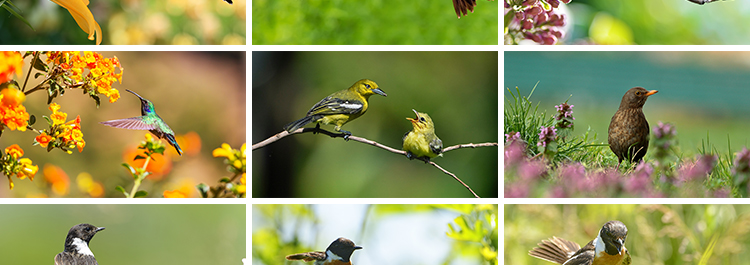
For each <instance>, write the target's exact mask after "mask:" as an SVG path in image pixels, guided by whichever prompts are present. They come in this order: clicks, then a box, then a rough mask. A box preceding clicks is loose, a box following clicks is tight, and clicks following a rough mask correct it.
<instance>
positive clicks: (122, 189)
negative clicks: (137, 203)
mask: <svg viewBox="0 0 750 265" xmlns="http://www.w3.org/2000/svg"><path fill="white" fill-rule="evenodd" d="M115 190H117V191H119V192H122V194H124V195H125V197H129V196H130V194H129V193H128V192H127V191H125V188H123V187H122V186H120V185H117V187H115Z"/></svg>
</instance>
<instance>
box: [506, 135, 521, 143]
mask: <svg viewBox="0 0 750 265" xmlns="http://www.w3.org/2000/svg"><path fill="white" fill-rule="evenodd" d="M520 139H521V132H509V133H506V134H505V143H506V144H507V143H510V142H513V141H518V140H520Z"/></svg>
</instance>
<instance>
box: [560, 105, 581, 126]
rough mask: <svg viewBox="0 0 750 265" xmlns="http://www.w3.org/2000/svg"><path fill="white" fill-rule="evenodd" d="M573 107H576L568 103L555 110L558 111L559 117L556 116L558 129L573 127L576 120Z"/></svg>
mask: <svg viewBox="0 0 750 265" xmlns="http://www.w3.org/2000/svg"><path fill="white" fill-rule="evenodd" d="M573 107H574V105H569V104H568V103H562V104H560V105H556V106H555V109H557V116H555V120H557V127H559V128H571V127H573V120H575V119H576V118H575V117H573Z"/></svg>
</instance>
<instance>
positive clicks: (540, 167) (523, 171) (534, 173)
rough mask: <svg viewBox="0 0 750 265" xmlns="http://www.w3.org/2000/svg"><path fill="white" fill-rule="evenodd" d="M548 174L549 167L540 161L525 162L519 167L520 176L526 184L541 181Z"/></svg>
mask: <svg viewBox="0 0 750 265" xmlns="http://www.w3.org/2000/svg"><path fill="white" fill-rule="evenodd" d="M546 172H547V166H546V165H545V164H544V163H542V162H540V161H536V160H535V161H525V162H524V163H522V164H521V165H520V166H519V167H518V176H519V177H521V180H523V181H525V182H526V183H531V182H534V181H536V180H537V179H539V178H540V177H541V176H542V175H543V174H544V173H546Z"/></svg>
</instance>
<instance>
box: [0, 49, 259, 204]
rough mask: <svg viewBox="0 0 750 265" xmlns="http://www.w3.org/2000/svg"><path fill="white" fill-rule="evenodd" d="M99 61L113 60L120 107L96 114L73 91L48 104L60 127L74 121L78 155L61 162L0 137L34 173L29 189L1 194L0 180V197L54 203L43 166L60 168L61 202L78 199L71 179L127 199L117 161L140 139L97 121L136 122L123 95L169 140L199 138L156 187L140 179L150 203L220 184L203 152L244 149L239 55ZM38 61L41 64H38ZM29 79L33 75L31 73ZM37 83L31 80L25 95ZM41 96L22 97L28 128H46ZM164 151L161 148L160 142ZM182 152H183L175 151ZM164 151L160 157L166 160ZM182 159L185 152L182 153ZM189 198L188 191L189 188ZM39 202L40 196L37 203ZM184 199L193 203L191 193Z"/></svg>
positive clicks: (218, 164)
mask: <svg viewBox="0 0 750 265" xmlns="http://www.w3.org/2000/svg"><path fill="white" fill-rule="evenodd" d="M102 54H103V55H104V56H105V57H113V56H117V58H119V60H120V63H121V64H122V67H123V68H124V71H123V78H122V84H119V83H115V84H113V87H115V88H117V89H118V90H119V91H120V99H119V100H118V101H117V102H115V103H109V101H107V99H106V98H104V99H102V103H101V106H100V107H99V109H97V108H96V104H95V102H94V100H92V99H91V98H89V97H88V96H87V95H82V92H81V90H67V91H66V93H65V94H64V96H62V97H58V98H56V99H55V100H54V102H57V103H58V104H60V105H61V106H62V108H61V109H60V111H62V112H66V113H67V114H68V120H73V119H75V117H76V115H80V116H81V127H82V131H83V139H84V140H85V141H86V147H85V148H84V149H83V152H82V153H79V152H78V150H75V151H73V153H72V154H66V153H64V152H62V151H61V150H59V149H55V150H52V151H51V152H49V153H48V152H47V150H46V148H42V147H40V146H32V143H33V142H34V137H36V136H37V134H36V133H34V132H33V131H29V130H27V131H26V132H19V131H10V130H5V131H4V132H3V134H2V137H1V138H0V140H2V145H0V148H3V149H4V148H6V147H7V146H10V145H11V144H18V145H19V146H20V147H21V148H23V150H24V152H25V154H24V157H28V158H30V159H31V160H32V161H33V162H34V164H35V165H38V166H39V173H37V176H36V178H35V179H34V181H33V182H32V181H29V180H28V179H25V180H19V179H17V178H16V177H13V178H14V182H15V184H16V187H15V189H13V190H9V189H8V183H7V179H5V178H4V177H3V178H2V179H1V180H0V185H2V186H0V187H2V188H0V197H36V196H58V195H54V194H51V193H50V192H49V189H50V188H49V183H47V182H45V178H44V176H43V168H44V166H45V165H46V164H50V165H55V166H58V167H60V168H62V170H63V171H65V173H66V174H67V175H68V177H69V178H70V182H71V185H70V193H69V194H67V195H65V196H69V197H82V196H83V197H86V196H87V195H85V194H84V193H82V192H81V191H79V190H78V188H77V186H76V177H77V176H78V175H79V174H80V173H83V172H86V173H89V174H91V175H92V177H93V178H94V180H95V181H98V182H102V184H103V185H104V189H105V192H106V195H105V196H107V197H122V196H123V195H122V193H119V192H117V191H116V190H115V186H117V185H121V186H123V187H125V188H126V190H128V191H130V188H131V187H132V186H133V179H132V176H131V175H130V173H129V171H128V170H127V169H125V168H124V167H123V166H122V165H121V164H122V163H124V162H126V161H124V158H123V156H124V153H125V152H126V151H127V150H129V149H134V148H135V147H136V146H138V144H140V142H141V141H144V140H145V138H144V135H146V134H148V133H149V132H148V131H139V130H126V129H117V128H112V127H108V126H105V125H102V124H99V122H101V121H107V120H113V119H123V118H129V117H134V116H140V113H141V112H140V100H138V98H137V97H136V96H134V95H132V94H130V93H128V92H126V91H125V89H130V90H133V91H135V92H136V93H138V94H140V95H141V96H142V97H144V98H146V99H148V100H150V101H151V102H152V103H153V104H154V106H155V108H156V113H158V114H159V116H161V118H162V119H164V120H165V121H166V122H167V124H169V127H171V128H172V130H173V131H174V132H175V134H176V135H177V136H180V135H185V134H187V133H189V132H195V133H197V135H198V136H199V137H200V142H199V143H197V144H198V146H195V148H197V153H195V154H188V153H186V154H184V155H183V156H177V154H176V153H175V154H172V155H171V156H170V160H172V169H171V171H170V172H169V173H168V174H167V176H166V177H165V178H163V179H162V180H158V181H157V180H152V179H147V180H145V181H144V182H143V185H142V186H141V189H143V190H146V191H148V192H149V196H150V197H161V196H162V192H163V191H164V190H165V189H168V190H173V189H175V188H177V187H180V186H189V187H194V186H195V185H196V184H198V183H200V182H203V183H206V184H208V185H216V184H217V183H218V181H219V180H220V179H221V178H222V177H226V176H231V173H229V172H227V171H226V165H224V159H223V158H214V157H213V156H212V154H211V152H212V151H213V150H214V149H216V148H219V147H221V144H222V143H228V144H229V145H231V147H232V148H235V149H239V148H240V146H241V145H242V144H243V143H245V141H246V138H245V137H246V134H245V115H246V114H245V110H246V102H245V91H246V90H245V88H246V83H245V80H246V79H245V60H246V58H245V57H246V54H245V52H103V53H102ZM42 58H46V56H42ZM28 62H29V59H28V58H27V60H25V62H24V73H23V75H21V76H20V77H16V80H18V81H19V84H20V85H21V86H22V85H23V80H24V79H25V77H26V75H25V74H26V71H27V70H28ZM32 73H37V71H36V70H34V72H32ZM38 82H40V80H35V79H34V77H33V76H32V77H31V78H30V79H29V85H28V86H27V89H29V88H30V87H33V86H35V85H36V84H37V83H38ZM46 102H47V95H46V94H45V93H44V92H35V93H31V94H29V95H28V96H27V97H26V102H24V103H23V105H24V106H26V108H27V111H28V112H29V114H33V115H36V117H37V123H36V124H35V125H34V128H37V129H42V128H48V127H47V124H46V121H45V120H44V119H43V118H42V116H48V117H49V116H50V113H51V112H50V110H49V109H48V105H47V104H46ZM163 143H164V144H166V142H164V141H163ZM182 148H183V150H186V149H187V146H183V147H182ZM172 151H173V148H172V147H171V146H168V148H167V150H166V152H165V153H168V152H172ZM186 152H187V151H186ZM190 190H192V191H195V189H194V188H191V189H190ZM45 194H46V195H45ZM192 196H197V194H196V193H194V194H192Z"/></svg>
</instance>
